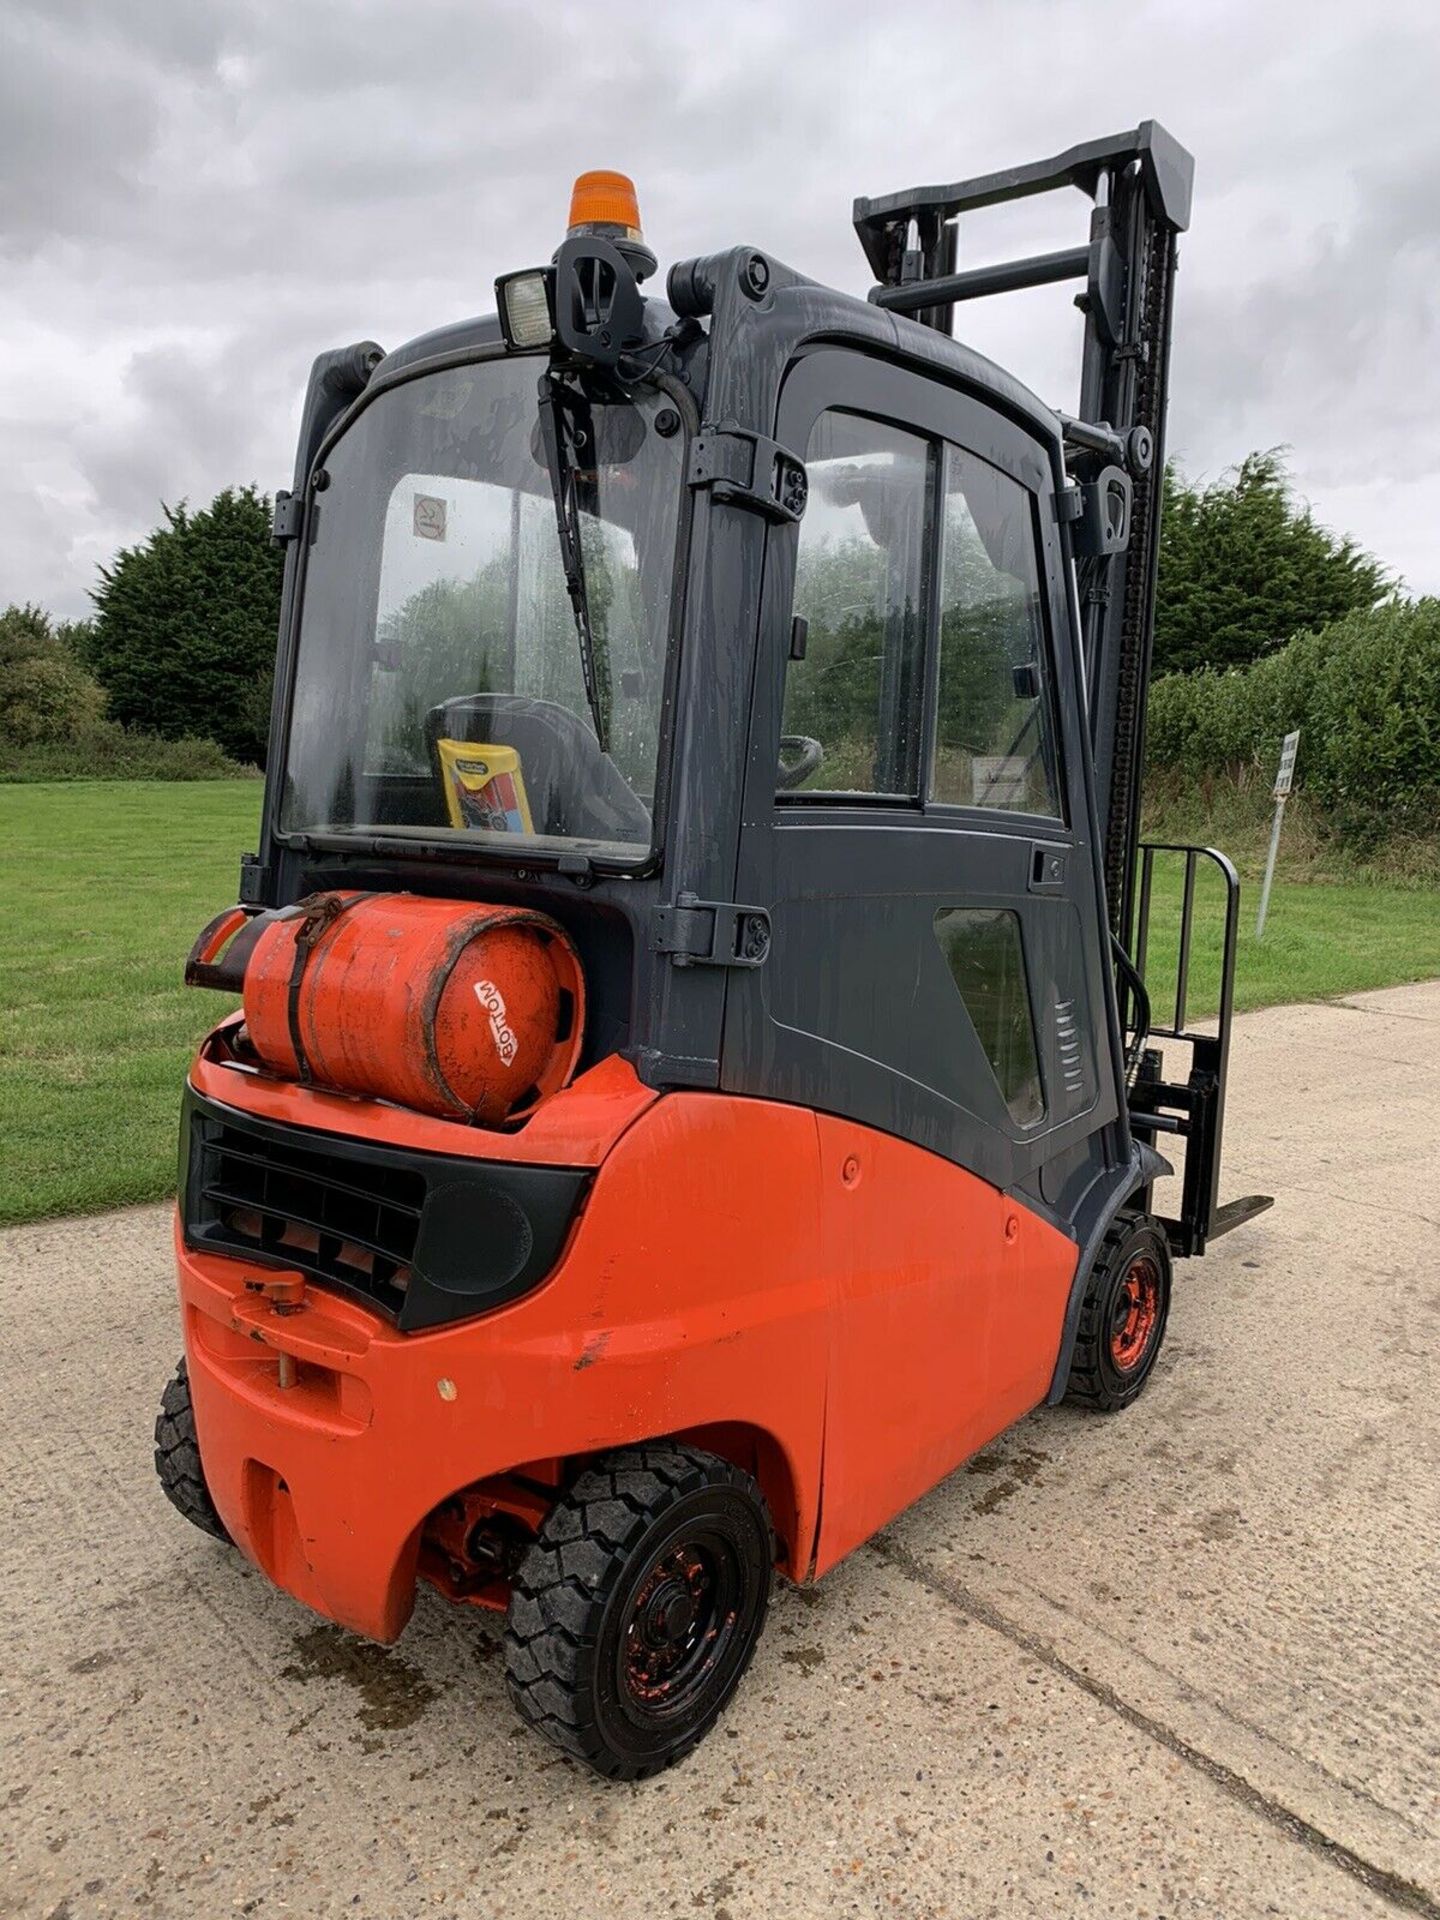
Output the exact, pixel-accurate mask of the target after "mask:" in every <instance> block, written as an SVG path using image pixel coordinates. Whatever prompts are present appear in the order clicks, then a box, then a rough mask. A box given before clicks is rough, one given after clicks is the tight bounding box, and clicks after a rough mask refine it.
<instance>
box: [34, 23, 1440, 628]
mask: <svg viewBox="0 0 1440 1920" xmlns="http://www.w3.org/2000/svg"><path fill="white" fill-rule="evenodd" d="M1107 23H1108V25H1107ZM0 35H3V38H4V57H3V58H0V182H3V184H0V259H3V260H6V261H7V262H8V268H9V270H8V272H7V274H6V276H5V278H4V280H3V281H0V337H4V338H6V339H7V340H8V341H9V342H10V343H11V345H10V350H8V351H7V353H6V354H5V355H3V356H0V488H3V489H4V492H5V498H4V500H3V501H0V599H5V598H9V597H12V596H18V597H21V598H26V597H29V598H42V599H45V600H47V601H49V602H50V603H52V604H53V605H55V606H56V608H57V609H58V610H60V611H64V612H76V611H82V610H83V608H84V604H85V595H86V590H87V588H88V586H89V585H90V584H91V581H92V580H93V567H94V564H95V560H96V559H97V558H103V557H105V556H106V555H107V554H108V553H109V552H111V551H113V550H114V548H115V546H116V545H118V544H119V543H121V542H122V541H129V540H132V539H134V538H136V537H138V536H141V535H143V534H144V532H145V531H146V530H147V529H148V528H149V526H151V525H152V524H153V522H154V519H155V517H156V515H157V513H158V510H159V501H160V500H161V499H162V498H164V499H168V500H172V501H173V500H175V499H177V498H179V497H182V496H184V495H188V496H189V497H190V498H192V499H193V500H197V501H198V500H201V499H203V498H206V497H208V495H209V494H210V493H212V492H213V491H214V490H216V489H217V488H219V487H220V486H223V485H225V484H228V483H232V482H234V483H240V482H244V481H246V480H250V479H255V480H258V481H259V482H261V484H263V485H267V486H272V487H273V486H274V485H275V484H276V483H277V482H282V483H283V481H284V479H285V477H286V475H287V473H288V469H289V464H290V457H291V438H292V435H293V432H294V426H295V420H296V416H297V412H298V404H299V398H300V389H301V387H302V385H303V381H304V377H305V371H306V368H307V366H308V364H309V361H310V359H311V357H312V356H313V354H314V353H315V352H316V351H317V350H318V349H319V348H320V347H322V346H325V345H329V344H333V343H335V342H336V341H338V340H342V339H353V338H356V337H359V336H361V335H371V336H373V337H374V338H376V339H379V340H381V341H382V342H384V343H385V344H387V345H394V344H397V343H398V342H399V341H400V340H402V339H404V338H406V337H408V336H410V335H412V334H414V333H418V332H421V331H424V330H425V329H427V328H428V327H431V326H433V325H436V324H439V323H440V322H442V321H444V320H447V319H451V318H454V317H456V316H457V315H460V314H463V313H466V312H473V311H476V310H479V309H481V308H484V307H486V306H488V305H489V304H490V302H491V294H490V285H491V282H492V280H493V278H494V275H495V274H496V273H497V272H500V271H503V270H504V269H506V268H509V267H513V266H516V265H520V264H523V263H524V262H525V261H526V260H528V259H532V258H539V257H542V256H544V255H545V254H548V252H549V251H550V250H551V248H552V247H553V245H554V242H555V240H556V238H557V237H558V231H559V228H560V225H561V223H562V221H563V218H564V210H565V202H566V196H567V194H568V189H569V183H570V180H571V178H572V177H573V175H574V174H575V173H576V172H577V171H578V170H579V169H580V168H582V167H585V166H595V165H615V166H621V167H624V168H626V169H627V170H629V171H631V172H632V173H633V174H634V175H635V176H636V179H637V182H638V184H639V186H640V190H641V195H642V205H643V207H644V210H645V216H646V225H647V230H648V231H649V233H650V235H651V237H652V240H653V241H654V242H655V243H656V244H657V246H658V248H659V250H660V252H661V254H662V257H670V258H673V257H675V256H677V255H681V254H687V253H692V252H700V251H706V250H709V249H711V248H714V247H718V246H723V245H728V244H731V243H733V242H736V241H739V240H753V241H755V242H756V243H758V244H761V245H764V246H766V247H768V248H769V249H771V250H772V251H773V252H774V253H776V254H778V255H779V256H780V257H781V258H784V259H787V260H789V261H791V262H792V263H793V264H794V265H796V266H798V267H800V268H801V269H803V270H804V271H807V272H810V273H813V274H815V275H817V276H818V277H821V278H825V279H828V280H831V281H833V282H834V283H835V284H837V285H840V286H843V287H846V288H848V289H849V290H851V291H854V292H863V291H864V289H865V287H866V284H867V273H866V269H865V265H864V261H863V258H862V256H861V254H860V251H859V248H858V247H857V245H856V244H855V240H854V237H853V234H852V233H851V231H850V227H849V210H850V202H851V200H852V198H853V196H854V195H855V194H856V193H861V192H880V191H885V190H887V189H890V188H893V187H897V186H901V185H905V184H907V183H909V182H911V181H917V180H921V179H927V178H929V179H936V178H939V179H944V178H954V177H957V176H960V175H963V174H965V173H967V172H973V171H979V170H982V169H986V168H989V167H991V166H993V165H997V164H1003V163H1005V162H1007V161H1012V160H1021V159H1025V158H1030V157H1034V156H1035V155H1037V154H1039V153H1042V152H1044V151H1047V150H1052V149H1055V148H1058V147H1061V146H1063V145H1065V144H1067V143H1068V142H1070V141H1072V140H1076V139H1082V138H1085V137H1088V136H1090V135H1092V134H1095V133H1099V132H1106V131H1110V130H1112V128H1116V127H1121V126H1125V125H1133V124H1134V123H1135V122H1136V121H1137V120H1138V119H1140V118H1142V117H1144V116H1145V115H1146V114H1151V113H1153V114H1155V115H1156V116H1157V117H1159V118H1161V119H1163V120H1165V121H1166V122H1167V124H1169V125H1171V126H1172V128H1173V130H1174V131H1175V132H1176V133H1177V134H1178V135H1179V136H1180V137H1181V138H1182V139H1183V140H1185V141H1186V142H1187V144H1189V145H1191V146H1192V147H1193V148H1194V149H1195V151H1196V154H1197V161H1198V196H1197V205H1196V218H1195V230H1194V232H1193V234H1191V235H1190V236H1188V237H1187V241H1186V244H1185V248H1184V256H1183V272H1182V277H1181V282H1180V289H1179V311H1178V325H1179V336H1178V342H1177V358H1176V382H1175V403H1174V416H1173V424H1174V433H1173V436H1172V444H1173V445H1174V447H1175V449H1176V450H1177V451H1178V452H1179V453H1180V454H1181V456H1182V458H1184V459H1185V460H1186V461H1187V463H1188V464H1190V465H1191V466H1192V467H1195V468H1198V469H1202V470H1207V471H1213V470H1215V469H1216V468H1218V467H1220V466H1223V465H1225V464H1227V463H1228V462H1229V461H1231V460H1233V459H1236V458H1238V457H1239V456H1240V455H1242V454H1243V453H1244V452H1245V451H1246V450H1247V449H1248V448H1250V447H1252V446H1257V445H1268V444H1273V443H1275V442H1277V441H1286V442H1289V443H1290V444H1291V445H1292V446H1293V448H1294V450H1295V460H1296V464H1297V471H1298V473H1299V476H1300V478H1301V481H1302V483H1303V485H1304V486H1305V487H1306V488H1307V489H1308V490H1309V491H1310V492H1311V493H1312V494H1313V495H1314V496H1315V499H1316V505H1317V508H1318V510H1320V511H1321V513H1322V516H1323V514H1324V513H1325V511H1326V503H1327V499H1333V501H1334V502H1335V504H1336V510H1337V512H1338V511H1340V509H1341V508H1342V507H1343V511H1344V513H1345V514H1346V515H1348V516H1349V517H1350V519H1351V521H1352V523H1354V528H1355V531H1356V532H1357V533H1358V534H1360V535H1361V536H1362V537H1363V538H1365V539H1367V540H1368V541H1369V543H1370V544H1372V545H1374V546H1376V547H1377V548H1378V549H1379V550H1380V551H1381V552H1382V554H1384V555H1385V556H1386V557H1387V558H1389V559H1391V561H1392V563H1393V564H1395V565H1397V566H1400V567H1402V568H1403V569H1404V570H1405V571H1406V572H1407V574H1409V576H1410V577H1411V579H1412V582H1413V583H1414V584H1416V585H1429V586H1433V587H1440V562H1436V561H1435V560H1434V559H1433V558H1432V556H1431V553H1430V550H1429V542H1428V539H1427V538H1426V537H1425V536H1424V533H1423V529H1424V528H1425V525H1426V522H1425V520H1424V517H1423V516H1422V515H1420V514H1419V513H1417V511H1416V503H1415V499H1414V497H1413V494H1414V489H1415V488H1416V487H1417V486H1419V487H1421V488H1426V489H1429V490H1430V497H1431V499H1432V503H1433V505H1434V507H1436V508H1440V474H1437V473H1436V472H1435V471H1434V468H1433V463H1431V461H1430V457H1429V454H1428V441H1429V438H1430V436H1429V434H1428V431H1426V428H1425V425H1424V422H1425V421H1426V419H1427V418H1428V417H1430V416H1433V413H1434V410H1435V407H1436V404H1437V402H1440V390H1437V386H1436V375H1435V373H1434V372H1433V371H1432V368H1433V366H1434V364H1435V356H1434V331H1435V320H1434V303H1433V296H1432V295H1431V292H1430V289H1431V287H1432V286H1433V285H1434V284H1435V268H1436V266H1437V264H1440V261H1437V246H1436V215H1435V212H1434V211H1433V209H1434V208H1435V207H1436V205H1437V204H1440V196H1437V195H1436V193H1435V190H1434V189H1435V186H1436V185H1437V184H1440V181H1437V177H1436V176H1437V167H1440V134H1437V131H1436V116H1435V115H1434V113H1433V110H1432V107H1431V101H1432V100H1433V98H1434V96H1435V92H1436V82H1437V79H1440V52H1437V47H1436V42H1435V35H1434V29H1433V14H1432V10H1431V7H1430V6H1429V5H1428V4H1423V3H1422V0H1395V3H1394V4H1391V5H1389V6H1387V7H1385V8H1383V9H1380V10H1373V9H1372V10H1371V14H1369V15H1367V14H1365V13H1364V12H1363V11H1361V10H1356V9H1354V8H1353V6H1350V5H1349V4H1345V3H1343V0H1317V4H1315V5H1312V6H1309V7H1307V8H1305V9H1304V10H1303V11H1302V10H1299V9H1296V8H1294V7H1283V6H1282V7H1275V8H1255V7H1253V6H1249V5H1242V4H1241V3H1240V0H1220V3H1219V4H1216V5H1213V6H1211V7H1209V8H1206V9H1191V8H1182V7H1180V6H1179V5H1177V4H1174V3H1173V0H1137V3H1136V4H1135V5H1134V6H1132V7H1131V8H1130V9H1129V10H1128V11H1127V12H1126V14H1125V15H1124V22H1123V26H1117V25H1116V17H1115V16H1114V15H1113V14H1110V13H1102V12H1101V11H1100V10H1099V9H1096V8H1093V7H1085V6H1080V5H1075V4H1073V3H1072V0H1009V4H1006V5H1001V4H1000V3H999V0H960V4H955V0H948V3H946V4H941V0H911V4H909V5H906V6H903V7H894V8H891V9H889V10H888V11H885V12H880V13H877V11H876V9H875V8H874V6H873V0H865V4H862V3H861V0H834V3H833V4H826V5H819V4H811V5H808V6H807V5H801V4H789V5H777V4H761V3H760V0H732V3H731V4H728V5H727V4H718V3H716V0H697V3H696V4H692V5H691V6H689V7H686V8H683V9H681V8H674V9H666V8H652V9H649V10H648V11H644V12H640V13H637V12H636V11H635V10H634V9H632V8H619V7H616V6H614V5H612V4H608V3H606V4H600V3H599V0H587V3H586V4H575V3H573V0H560V3H558V4H550V5H547V6H546V7H544V8H535V7H533V6H530V5H519V4H512V3H511V0H483V4H477V0H348V3H347V4H343V5H342V4H338V0H337V3H336V4H305V5H296V4H294V0H228V3H227V4H226V5H225V6H223V7H222V6H205V5H196V4H194V0H126V4H125V6H124V7H123V8H120V7H116V6H115V5H114V4H113V3H112V4H109V5H106V4H102V0H94V3H93V4H86V3H85V0H47V3H46V4H44V5H38V4H36V5H32V4H18V3H17V0H0ZM1082 221H1083V207H1082V205H1081V203H1080V202H1079V201H1078V200H1076V201H1075V202H1074V203H1073V204H1072V205H1070V206H1068V207H1067V206H1065V205H1063V204H1047V203H1043V202H1036V203H1033V204H1031V205H1029V206H1025V207H1020V208H1016V209H1013V210H1009V211H1007V212H1006V213H1004V214H1003V215H1002V214H997V215H995V216H994V217H993V220H990V221H988V222H986V223H981V224H980V225H979V226H978V227H977V231H976V234H975V240H974V245H973V247H972V248H971V250H970V253H969V257H970V258H971V259H981V258H986V257H995V255H997V254H999V253H1002V252H1006V251H1010V250H1028V249H1030V248H1032V247H1044V246H1049V245H1056V244H1062V243H1064V242H1065V241H1068V240H1070V239H1073V238H1074V237H1075V236H1076V234H1077V232H1079V231H1083V227H1082V226H1081V222H1082ZM1072 323H1073V315H1072V314H1071V312H1070V308H1069V304H1068V294H1066V293H1065V292H1064V291H1063V290H1058V291H1057V290H1053V289H1051V290H1042V291H1041V292H1040V293H1037V294H1033V295H1025V296H1019V297H1016V298H1015V299H1013V300H1012V301H1011V302H1010V303H1009V305H1008V306H1005V307H1004V308H1003V309H1002V308H1000V307H998V306H996V305H995V303H991V306H990V309H989V310H982V309H976V310H973V311H972V312H969V313H967V314H966V315H965V320H964V327H965V331H966V334H967V337H970V338H972V339H973V341H974V343H975V344H977V345H978V346H980V347H981V348H982V350H985V351H988V352H991V353H993V354H995V355H996V356H997V357H998V358H1001V359H1003V360H1005V361H1006V362H1007V363H1009V364H1012V365H1014V366H1015V368H1016V370H1017V371H1019V372H1020V374H1021V375H1022V377H1024V378H1028V379H1029V380H1030V381H1031V383H1032V384H1034V385H1035V386H1036V387H1037V389H1038V390H1039V391H1041V392H1043V393H1044V394H1045V396H1046V397H1047V398H1049V399H1052V400H1054V401H1056V402H1057V403H1061V404H1068V403H1069V402H1070V401H1071V399H1072V397H1073V387H1074V380H1075V335H1074V329H1073V324H1072ZM37 395H38V396H40V397H39V398H37ZM1402 488H1404V489H1407V491H1406V493H1405V494H1404V495H1403V497H1402V495H1401V492H1400V490H1401V489H1402ZM1431 517H1432V518H1433V517H1434V516H1433V515H1432V516H1431ZM1387 543H1388V544H1387Z"/></svg>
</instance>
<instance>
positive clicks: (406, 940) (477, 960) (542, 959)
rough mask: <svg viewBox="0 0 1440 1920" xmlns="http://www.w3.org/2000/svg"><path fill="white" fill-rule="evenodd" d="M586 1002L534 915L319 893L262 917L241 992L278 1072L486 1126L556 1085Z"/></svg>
mask: <svg viewBox="0 0 1440 1920" xmlns="http://www.w3.org/2000/svg"><path fill="white" fill-rule="evenodd" d="M238 944H239V943H238V942H237V945H238ZM584 993H585V988H584V978H583V975H582V974H581V971H580V962H579V958H578V956H577V955H576V952H575V949H574V947H573V946H572V945H571V942H570V940H569V937H568V936H567V935H566V933H565V932H564V930H563V928H561V927H559V926H557V925H556V923H555V922H554V921H553V920H550V919H548V918H547V917H546V916H545V915H544V914H541V913H535V912H532V911H531V910H530V909H528V908H525V907H483V906H473V905H467V904H465V903H464V902H461V901H456V900H425V899H422V898H420V897H419V896H418V895H416V894H409V893H372V894H364V893H349V894H346V893H324V894H316V895H315V896H314V897H313V898H311V899H309V900H306V901H302V902H301V904H300V906H299V907H298V908H296V909H292V910H291V911H290V912H288V913H282V914H277V915H275V916H274V917H273V918H271V917H269V916H266V924H265V925H264V926H263V927H262V928H261V929H260V931H259V934H258V937H257V938H256V939H255V942H254V945H253V947H252V948H251V950H250V953H249V955H248V957H247V958H246V960H245V974H244V983H243V987H242V994H243V998H244V1005H245V1025H246V1028H247V1030H248V1032H249V1036H250V1042H251V1045H252V1046H253V1047H254V1049H255V1052H256V1053H257V1054H258V1055H259V1056H260V1058H261V1059H262V1060H263V1061H264V1062H265V1063H266V1065H267V1066H269V1067H270V1068H272V1069H273V1070H274V1071H275V1072H277V1073H282V1074H285V1075H286V1076H287V1077H292V1078H295V1079H300V1080H309V1081H313V1082H314V1083H315V1084H316V1085H318V1086H323V1087H330V1088H335V1089H338V1090H339V1091H341V1092H344V1093H358V1094H370V1095H373V1096H374V1097H375V1098H377V1099H381V1100H393V1101H395V1102H396V1103H397V1104H398V1105H400V1106H403V1107H413V1108H415V1109H416V1110H417V1111H418V1112H421V1113H433V1114H438V1115H440V1116H442V1117H443V1118H448V1119H457V1120H474V1121H478V1122H480V1123H481V1124H482V1125H488V1126H494V1125H496V1124H497V1123H498V1122H500V1121H502V1120H505V1119H507V1118H508V1117H509V1116H511V1115H512V1114H514V1113H515V1112H516V1111H518V1110H520V1109H522V1108H524V1107H526V1106H529V1105H531V1104H533V1103H534V1102H535V1101H536V1100H537V1099H541V1098H543V1097H544V1096H545V1095H546V1094H548V1093H554V1092H555V1091H557V1090H558V1089H559V1088H560V1087H563V1086H564V1085H565V1084H566V1082H567V1081H568V1080H569V1078H570V1076H571V1074H572V1073H573V1072H574V1070H575V1063H576V1060H577V1058H578V1056H579V1052H580V1042H581V1037H582V1032H583V1027H584V1010H585V1008H584Z"/></svg>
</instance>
